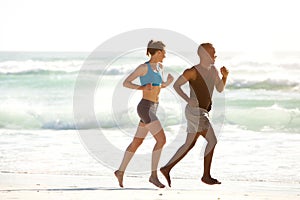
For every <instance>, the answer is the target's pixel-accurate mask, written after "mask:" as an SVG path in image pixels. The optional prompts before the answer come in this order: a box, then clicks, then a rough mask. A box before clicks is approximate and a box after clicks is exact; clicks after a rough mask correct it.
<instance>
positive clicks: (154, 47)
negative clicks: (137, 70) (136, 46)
mask: <svg viewBox="0 0 300 200" xmlns="http://www.w3.org/2000/svg"><path fill="white" fill-rule="evenodd" d="M165 46H166V45H165V44H164V43H163V42H162V41H154V40H150V41H149V43H148V46H147V53H146V55H147V56H149V55H151V56H152V55H154V54H155V52H156V51H161V50H163V49H164V48H165Z"/></svg>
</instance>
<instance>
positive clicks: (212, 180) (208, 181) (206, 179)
mask: <svg viewBox="0 0 300 200" xmlns="http://www.w3.org/2000/svg"><path fill="white" fill-rule="evenodd" d="M201 181H202V182H203V183H206V184H208V185H214V184H221V182H220V181H218V180H217V179H215V178H212V177H206V176H203V177H202V178H201Z"/></svg>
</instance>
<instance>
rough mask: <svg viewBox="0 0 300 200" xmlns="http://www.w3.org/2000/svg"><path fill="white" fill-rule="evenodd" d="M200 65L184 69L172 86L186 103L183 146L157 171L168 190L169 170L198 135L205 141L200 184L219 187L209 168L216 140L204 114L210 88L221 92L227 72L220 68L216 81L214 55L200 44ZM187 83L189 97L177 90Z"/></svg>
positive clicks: (209, 45)
mask: <svg viewBox="0 0 300 200" xmlns="http://www.w3.org/2000/svg"><path fill="white" fill-rule="evenodd" d="M198 55H199V58H200V63H199V64H197V65H195V66H193V67H192V68H189V69H186V70H185V71H184V72H183V74H182V75H181V76H179V78H178V79H177V80H176V82H175V83H174V89H175V91H176V92H177V93H178V94H179V96H180V97H182V98H183V99H184V100H185V101H186V102H187V106H186V109H185V115H186V118H187V132H188V134H187V137H186V141H185V143H184V144H183V145H182V146H181V147H180V148H179V149H178V150H177V152H176V153H175V155H174V156H173V157H172V158H171V160H170V161H169V162H168V163H167V164H166V165H165V166H164V167H162V168H161V169H160V171H161V172H162V174H163V175H164V176H165V178H166V179H167V181H168V184H169V186H170V187H171V178H170V171H171V169H172V168H173V167H174V166H175V165H176V164H177V163H178V162H179V161H180V160H181V159H182V158H183V157H184V156H185V155H186V154H187V153H188V152H189V151H190V150H191V149H192V148H193V146H194V145H195V143H196V141H197V139H198V137H199V136H200V135H202V136H203V137H204V138H205V139H206V140H207V146H206V148H205V155H204V171H203V176H202V178H201V180H202V181H203V182H204V183H206V184H209V185H213V184H221V182H219V181H218V180H217V179H214V178H212V177H211V174H210V168H211V162H212V157H213V153H214V148H215V146H216V144H217V138H216V136H215V133H214V130H213V128H212V126H211V124H210V122H209V118H208V112H209V111H210V109H211V106H212V100H211V99H212V94H213V90H214V88H216V90H217V91H218V92H222V91H223V90H224V88H225V84H226V80H227V76H228V73H229V72H228V70H227V69H226V67H224V66H223V67H222V68H221V69H220V72H221V74H222V78H220V77H219V75H218V71H217V69H216V67H215V66H214V63H215V59H216V57H217V56H216V55H215V48H214V47H213V45H212V44H210V43H203V44H201V45H200V46H199V48H198ZM187 82H189V86H190V96H188V95H187V94H185V92H184V91H183V90H182V89H181V86H182V85H184V84H185V83H187Z"/></svg>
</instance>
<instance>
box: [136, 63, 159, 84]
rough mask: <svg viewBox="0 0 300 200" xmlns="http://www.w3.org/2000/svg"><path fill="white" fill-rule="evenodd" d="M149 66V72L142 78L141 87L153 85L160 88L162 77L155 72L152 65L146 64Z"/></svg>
mask: <svg viewBox="0 0 300 200" xmlns="http://www.w3.org/2000/svg"><path fill="white" fill-rule="evenodd" d="M145 64H147V66H148V72H147V74H146V75H144V76H140V81H141V85H143V86H144V85H147V84H149V83H152V85H153V86H160V85H161V83H162V77H161V74H160V73H159V72H154V71H153V69H152V67H151V65H150V63H149V62H145Z"/></svg>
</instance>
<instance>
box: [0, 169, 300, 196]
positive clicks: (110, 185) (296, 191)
mask: <svg viewBox="0 0 300 200" xmlns="http://www.w3.org/2000/svg"><path fill="white" fill-rule="evenodd" d="M160 179H161V180H162V182H163V183H165V182H166V181H165V180H164V179H163V177H161V175H160ZM0 188H1V189H0V198H1V199H31V200H32V199H33V200H34V199H86V198H87V197H88V199H99V198H101V199H104V198H112V199H145V200H147V199H167V200H168V199H170V200H173V199H186V198H188V199H201V198H202V199H216V200H218V199H275V200H279V199H300V186H299V184H297V183H283V182H253V181H238V180H237V181H234V180H222V184H221V185H206V184H204V183H202V182H201V181H200V180H197V179H175V178H174V179H172V188H169V187H166V188H164V189H158V188H156V187H155V186H154V185H152V184H151V183H149V182H148V179H147V177H133V176H126V180H125V181H124V188H120V187H119V186H118V182H117V179H116V178H115V177H114V176H113V173H112V175H111V176H107V175H105V176H82V175H81V176H75V175H50V174H14V173H0Z"/></svg>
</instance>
